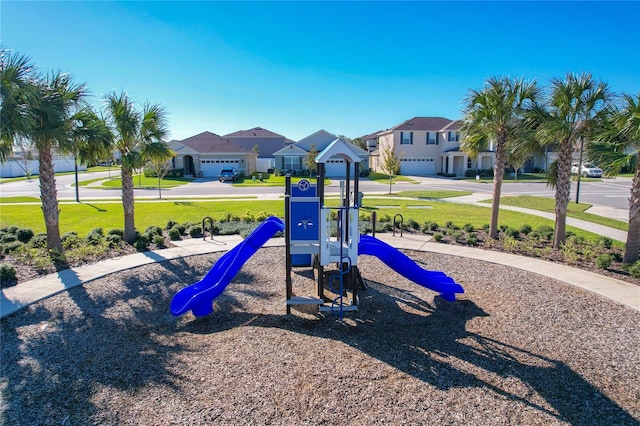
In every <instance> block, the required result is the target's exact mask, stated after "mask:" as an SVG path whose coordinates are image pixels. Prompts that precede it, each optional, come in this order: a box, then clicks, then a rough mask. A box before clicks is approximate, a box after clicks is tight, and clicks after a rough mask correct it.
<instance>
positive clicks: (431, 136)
mask: <svg viewBox="0 0 640 426" xmlns="http://www.w3.org/2000/svg"><path fill="white" fill-rule="evenodd" d="M427 145H438V132H427Z"/></svg>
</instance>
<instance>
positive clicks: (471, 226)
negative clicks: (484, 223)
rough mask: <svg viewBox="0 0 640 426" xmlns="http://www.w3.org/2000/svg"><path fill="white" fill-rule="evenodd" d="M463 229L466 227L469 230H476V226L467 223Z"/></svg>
mask: <svg viewBox="0 0 640 426" xmlns="http://www.w3.org/2000/svg"><path fill="white" fill-rule="evenodd" d="M462 229H464V230H465V231H467V232H475V230H476V228H475V227H474V226H473V225H472V224H470V223H465V224H464V226H463V227H462Z"/></svg>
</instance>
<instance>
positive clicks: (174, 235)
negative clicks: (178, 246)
mask: <svg viewBox="0 0 640 426" xmlns="http://www.w3.org/2000/svg"><path fill="white" fill-rule="evenodd" d="M181 235H182V234H181V233H180V231H179V230H178V229H177V228H171V229H169V238H170V239H171V241H177V240H179V239H181V238H182V237H181Z"/></svg>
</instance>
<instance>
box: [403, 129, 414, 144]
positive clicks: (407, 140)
mask: <svg viewBox="0 0 640 426" xmlns="http://www.w3.org/2000/svg"><path fill="white" fill-rule="evenodd" d="M400 145H413V132H400Z"/></svg>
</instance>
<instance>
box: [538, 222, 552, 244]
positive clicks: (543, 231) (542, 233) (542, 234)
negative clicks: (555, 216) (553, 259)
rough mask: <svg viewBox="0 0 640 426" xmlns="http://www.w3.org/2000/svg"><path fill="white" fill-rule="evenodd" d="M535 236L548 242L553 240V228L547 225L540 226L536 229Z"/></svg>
mask: <svg viewBox="0 0 640 426" xmlns="http://www.w3.org/2000/svg"><path fill="white" fill-rule="evenodd" d="M535 235H536V236H537V237H538V239H540V240H545V241H550V240H551V239H552V238H553V227H551V226H549V225H540V226H538V228H537V229H536V231H535Z"/></svg>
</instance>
